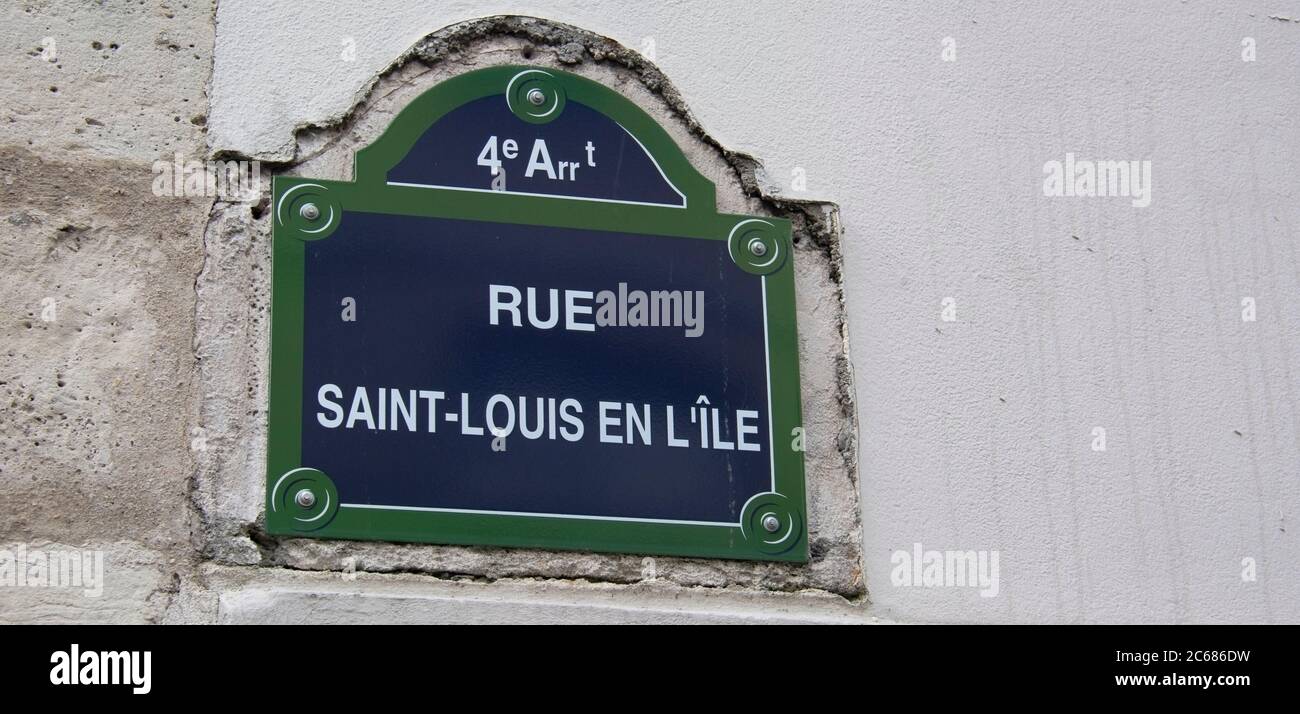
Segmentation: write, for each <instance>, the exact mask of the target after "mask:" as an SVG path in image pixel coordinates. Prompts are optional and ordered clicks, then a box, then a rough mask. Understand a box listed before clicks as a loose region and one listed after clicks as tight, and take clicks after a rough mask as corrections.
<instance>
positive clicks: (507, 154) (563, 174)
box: [477, 134, 596, 181]
mask: <svg viewBox="0 0 1300 714" xmlns="http://www.w3.org/2000/svg"><path fill="white" fill-rule="evenodd" d="M582 150H583V152H584V153H585V155H586V157H585V158H586V161H585V162H584V161H582V160H578V161H554V160H552V159H551V150H550V148H549V147H548V146H547V145H546V140H545V139H535V140H534V141H533V147H532V149H531V150H529V152H528V166H527V168H525V169H524V178H534V177H537V178H541V176H542V174H545V175H546V178H547V179H548V180H551V181H577V180H578V169H579V168H581V167H582V166H583V165H584V164H585V165H586V166H595V165H596V145H595V144H593V143H592V142H590V141H588V142H586V144H585V145H584V146H583V147H582ZM517 158H519V142H517V141H515V140H514V139H505V140H499V138H498V137H497V136H496V135H495V134H494V135H492V136H489V137H488V139H487V141H486V142H484V144H483V148H482V149H481V150H480V151H479V152H478V161H477V163H478V165H479V166H486V167H487V168H488V170H490V171H491V172H492V175H493V176H496V175H497V174H499V173H500V172H501V169H502V168H503V167H504V165H505V161H508V160H513V159H517Z"/></svg>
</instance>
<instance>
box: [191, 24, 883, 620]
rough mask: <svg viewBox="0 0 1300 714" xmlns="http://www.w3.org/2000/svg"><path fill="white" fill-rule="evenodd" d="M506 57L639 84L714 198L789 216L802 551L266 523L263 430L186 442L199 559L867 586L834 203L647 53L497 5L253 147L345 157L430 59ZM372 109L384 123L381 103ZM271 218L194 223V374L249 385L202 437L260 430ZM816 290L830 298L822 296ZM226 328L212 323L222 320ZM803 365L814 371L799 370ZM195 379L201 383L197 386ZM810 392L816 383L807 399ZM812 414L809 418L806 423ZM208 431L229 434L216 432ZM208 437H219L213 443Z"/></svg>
mask: <svg viewBox="0 0 1300 714" xmlns="http://www.w3.org/2000/svg"><path fill="white" fill-rule="evenodd" d="M480 62H481V64H480ZM507 62H511V63H528V64H534V65H547V64H549V65H551V66H555V67H560V68H564V69H566V70H568V71H570V72H577V73H580V74H586V75H589V76H590V75H593V74H594V75H599V76H603V77H604V81H609V76H611V75H612V76H613V77H616V78H617V79H618V80H620V81H622V82H627V83H628V84H627V85H626V86H618V85H616V86H615V88H616V89H619V90H620V91H622V92H623V93H624V94H625V95H628V94H629V93H634V94H638V96H637V97H631V98H633V99H634V101H637V100H640V101H639V103H641V104H642V105H644V104H645V102H646V101H653V102H656V103H658V104H659V105H660V106H658V107H654V108H650V107H645V106H643V108H645V109H646V110H647V111H651V113H652V114H654V115H656V116H657V117H658V118H659V121H660V122H661V123H662V124H664V125H665V128H666V129H670V130H672V129H674V128H679V129H681V130H684V131H683V132H673V133H674V137H675V138H676V140H677V141H678V142H679V144H681V143H682V137H681V136H679V135H678V134H679V133H684V134H685V135H686V136H687V137H688V138H689V139H690V140H691V141H693V142H697V145H696V146H688V145H686V144H683V145H682V148H683V150H684V151H686V152H687V153H688V154H690V155H692V158H693V163H698V162H699V161H700V160H710V161H716V162H717V163H718V164H719V166H720V167H721V168H722V169H723V170H724V171H725V172H727V173H728V174H729V176H728V178H729V179H730V183H729V184H726V185H724V183H723V182H722V181H717V183H718V187H717V190H718V194H719V203H720V204H721V202H722V197H723V194H724V193H725V192H727V191H728V190H735V191H736V192H737V194H739V195H738V197H737V200H741V201H744V202H747V204H748V206H749V210H750V211H751V212H754V213H766V214H768V215H772V216H776V217H781V218H786V219H788V220H790V221H791V222H792V224H793V231H794V234H793V238H794V245H795V252H796V253H795V256H794V259H795V260H796V261H799V260H800V256H801V255H802V256H803V261H802V264H800V265H798V268H799V270H800V271H801V272H800V274H799V277H798V278H797V287H796V289H797V292H798V294H799V302H800V308H801V312H803V311H804V310H805V309H808V308H809V306H808V305H806V304H805V303H806V302H808V298H809V296H808V295H805V293H806V292H807V291H809V290H813V289H818V290H817V294H815V295H813V296H811V297H813V298H816V304H815V305H812V306H811V309H812V311H813V312H814V314H816V315H817V317H816V318H801V320H800V354H801V356H800V362H801V364H802V365H803V370H804V371H805V373H806V374H805V377H804V380H805V394H804V402H805V409H804V411H805V424H806V425H808V430H809V431H808V439H809V447H808V451H807V452H806V453H805V457H806V458H807V460H808V476H807V488H808V497H809V520H810V528H811V530H810V546H811V552H810V556H811V560H810V562H809V563H808V564H806V565H798V566H794V565H788V564H780V563H764V562H746V561H715V560H702V559H692V558H670V557H656V558H643V557H641V556H635V555H596V554H590V553H578V552H560V551H541V550H523V549H520V550H515V549H503V548H490V547H469V546H431V545H406V544H392V543H360V542H350V541H317V540H307V539H297V538H279V537H274V536H271V535H269V534H267V533H266V532H265V531H264V529H263V523H264V518H265V515H264V514H262V513H260V506H261V503H262V502H263V499H262V493H261V490H262V485H261V476H262V474H261V472H260V471H258V470H257V469H258V468H259V467H260V463H254V462H256V461H258V459H257V458H255V457H257V456H258V455H260V454H261V453H262V452H261V450H260V448H264V444H263V446H262V447H260V448H259V447H254V448H252V452H251V454H250V453H247V452H241V454H240V455H239V456H237V457H234V458H229V457H227V456H223V455H222V454H220V453H216V454H206V455H205V454H200V455H199V458H198V461H199V468H198V470H197V471H196V473H195V476H194V482H193V484H192V488H191V490H190V500H191V504H192V506H193V513H194V517H195V527H194V529H193V533H194V540H195V545H196V547H197V548H198V549H199V550H200V552H201V553H202V555H203V557H204V558H205V559H207V560H209V561H211V562H213V563H215V564H217V565H235V566H245V567H251V568H254V569H274V568H283V569H290V570H307V571H352V570H356V571H364V572H368V573H393V574H418V575H424V576H430V577H438V578H445V579H458V580H459V579H473V580H476V581H487V582H491V581H497V580H512V579H537V578H541V579H554V580H568V581H592V582H603V583H615V584H634V583H643V582H649V583H653V584H656V585H657V584H662V583H667V584H669V586H680V587H726V588H745V589H755V590H762V591H777V592H781V591H786V592H793V591H802V590H812V591H821V592H828V593H832V594H835V595H838V596H840V597H843V598H846V599H848V600H850V601H853V602H857V603H861V604H865V602H866V595H867V592H866V586H865V583H864V582H863V579H862V570H861V563H862V554H861V537H860V529H861V524H860V508H859V501H858V498H859V496H858V494H859V490H858V478H857V424H856V413H857V410H856V405H855V404H854V389H853V376H852V371H851V364H850V361H849V353H848V334H847V329H848V328H847V322H846V317H845V298H844V292H843V286H842V275H843V273H842V266H843V257H842V252H841V243H840V223H839V216H838V207H837V206H836V205H835V204H833V203H826V202H817V201H804V200H796V199H790V198H785V197H776V196H771V195H767V194H766V193H765V192H764V190H763V187H762V185H761V181H760V179H759V176H761V172H762V167H761V164H760V163H759V161H758V160H757V159H755V158H754V157H752V156H749V155H747V154H743V153H740V152H736V151H732V150H729V149H727V148H725V147H723V146H722V145H721V143H720V142H718V141H717V140H716V139H714V138H713V137H711V136H709V135H708V134H707V133H706V132H705V131H704V128H703V127H702V126H701V124H700V123H699V122H698V121H697V120H696V119H695V117H694V116H693V115H692V114H691V113H690V111H689V109H688V108H687V106H686V104H685V101H684V100H683V99H682V97H681V95H680V93H679V92H678V91H677V90H676V88H675V87H673V85H672V84H671V82H669V81H668V79H667V78H666V77H665V76H664V75H663V73H662V72H661V71H660V70H659V69H658V68H656V67H655V66H654V65H653V64H652V63H651V62H650V61H649V60H647V59H646V58H644V57H642V56H641V55H640V54H638V53H636V52H634V51H632V50H630V49H628V48H626V47H624V46H622V45H620V44H619V43H617V42H616V41H614V40H612V39H610V38H607V37H602V36H600V35H596V34H593V33H590V32H587V31H585V30H582V29H579V28H576V27H572V26H569V25H563V24H559V23H554V22H551V21H548V20H543V19H539V18H530V17H520V16H497V17H489V18H482V19H477V20H471V21H467V22H463V23H459V24H456V25H452V26H448V27H446V28H443V29H441V30H438V31H436V32H434V33H431V34H429V35H427V36H426V37H425V38H423V39H421V40H420V41H418V42H416V43H415V44H414V45H413V46H412V47H411V48H410V49H409V50H407V51H406V52H405V53H403V54H402V55H401V56H399V57H398V58H397V59H396V60H394V61H393V62H392V63H391V64H390V65H389V66H388V67H387V68H385V69H384V70H383V71H382V72H380V73H378V74H377V75H376V76H375V77H373V78H372V79H371V80H370V81H369V82H368V83H367V84H366V86H364V87H363V88H362V89H361V90H360V91H359V92H358V93H357V94H356V95H354V97H353V101H352V102H351V105H350V108H349V109H348V110H347V111H346V112H345V113H343V114H342V115H340V116H335V117H330V118H327V119H325V120H323V121H321V122H318V123H311V124H306V125H299V126H296V127H294V129H293V136H294V147H293V156H294V158H293V159H292V160H290V161H282V162H276V161H263V166H264V168H268V169H270V173H275V174H281V173H283V174H297V173H298V172H299V171H302V170H304V169H305V167H308V166H313V165H318V164H320V163H321V162H322V161H326V160H327V159H329V158H330V157H331V156H334V155H336V154H339V153H340V152H342V153H343V154H346V155H347V161H346V163H347V164H348V168H349V169H350V163H351V154H352V152H353V151H354V150H355V149H356V148H359V146H364V145H365V144H366V143H369V140H373V138H374V137H370V138H369V139H368V140H366V141H360V140H359V136H360V134H363V133H364V131H365V129H366V127H364V126H362V125H363V123H364V122H365V121H366V120H367V119H368V118H369V117H370V114H371V113H372V112H374V111H376V110H377V109H379V108H380V107H381V105H382V104H383V103H384V101H385V100H386V99H388V98H389V97H390V96H395V95H399V94H401V93H402V92H404V91H415V92H416V94H418V92H419V91H423V89H425V88H427V87H428V86H432V84H434V83H436V82H437V81H441V79H437V80H434V79H432V77H433V75H438V74H439V73H443V74H445V75H446V76H450V75H453V74H459V73H461V72H462V71H468V69H471V68H473V67H476V66H488V65H492V64H504V63H507ZM462 65H464V66H462ZM442 78H445V76H444V77H442ZM422 81H428V82H429V83H427V84H422V85H421V88H420V89H418V90H412V89H411V88H412V87H413V86H414V85H416V84H420V83H421V82H422ZM598 81H599V80H598ZM652 109H653V110H654V111H652ZM379 116H382V115H379ZM377 121H378V122H379V123H386V120H384V119H378V120H377ZM670 124H673V125H675V126H670ZM358 142H359V143H358ZM210 148H211V150H212V158H214V159H223V160H225V159H238V160H248V159H250V158H254V159H256V158H258V157H247V156H243V155H241V154H239V153H238V152H237V151H233V150H230V149H227V148H223V147H219V146H216V147H210ZM692 149H695V150H696V151H692ZM701 150H702V151H701ZM697 152H699V155H697ZM710 154H711V156H710ZM335 159H336V160H337V157H335ZM308 171H310V169H308ZM269 218H270V217H269V215H268V212H267V211H266V210H265V207H264V206H249V205H248V204H234V203H225V202H220V201H219V202H217V203H215V204H214V205H213V208H212V213H211V216H210V220H209V222H208V227H207V230H206V231H205V236H204V252H205V265H204V269H203V271H201V273H200V276H199V279H198V280H197V281H196V292H198V294H199V299H198V302H199V306H198V312H199V317H200V319H198V320H196V336H195V350H196V355H197V356H198V357H199V359H200V372H201V379H202V381H203V382H204V385H205V388H204V390H203V393H204V394H205V395H208V394H210V393H216V394H219V393H222V389H221V388H222V387H223V386H226V387H229V386H230V385H229V384H226V383H228V382H231V381H232V377H235V376H242V377H243V379H242V380H241V381H242V382H243V383H244V384H245V385H246V387H247V389H246V392H247V397H248V399H247V403H246V404H244V405H243V406H244V407H245V408H244V409H243V414H242V417H243V421H242V423H240V418H239V415H238V414H234V415H232V414H231V413H229V412H230V411H231V410H230V409H228V407H229V406H231V405H230V404H226V403H215V402H219V401H221V400H215V399H210V398H209V397H207V396H205V398H204V404H203V405H202V407H201V414H200V418H199V421H200V422H201V423H200V424H199V426H200V427H204V428H207V425H205V424H204V423H202V422H206V421H212V422H214V423H221V422H223V421H224V422H226V424H225V427H226V428H222V427H221V426H220V425H219V424H218V425H217V426H216V428H215V431H214V436H215V437H216V438H214V439H211V440H210V443H216V444H221V443H229V441H230V440H231V439H247V440H254V441H255V440H259V439H260V440H263V441H264V439H265V406H266V400H265V378H266V365H265V359H266V352H265V347H266V344H267V343H268V339H269V335H268V324H267V323H268V319H267V316H266V315H265V314H264V312H265V310H267V308H268V302H267V301H266V300H265V298H266V294H265V293H266V291H267V289H268V288H269V275H268V272H269V271H268V270H267V266H268V265H269V250H268V247H269V239H270V228H269V224H270V220H269ZM263 261H264V262H263ZM209 263H212V266H213V269H212V270H209ZM240 263H242V265H241V264H240ZM225 272H230V273H234V274H239V275H240V277H241V278H243V279H244V281H243V283H242V287H241V286H238V285H237V286H235V287H233V288H228V287H227V286H225V285H223V284H221V281H222V276H223V274H224V273H225ZM240 289H243V290H245V291H246V293H247V294H246V295H244V296H243V297H245V298H246V301H247V302H248V303H249V304H250V307H251V309H250V315H249V316H248V320H249V321H250V322H251V323H253V324H252V326H251V327H250V325H236V326H237V327H240V329H242V330H244V331H246V332H247V333H248V335H249V337H250V339H252V340H257V341H259V342H258V345H257V346H260V347H261V348H262V349H261V350H258V349H250V348H249V346H247V345H240V346H238V350H237V352H242V353H244V354H245V355H246V359H245V361H244V364H241V365H238V366H239V367H243V368H244V369H245V370H246V372H245V373H243V374H242V375H232V374H231V369H232V368H234V367H236V365H233V364H221V363H220V362H221V359H222V357H223V356H224V357H226V358H227V359H229V357H230V355H226V352H229V349H225V350H223V347H227V348H228V347H230V346H231V345H230V344H229V342H228V341H229V340H230V339H232V336H231V335H230V334H224V335H223V334H222V326H223V325H224V326H225V327H226V328H229V327H230V326H231V324H232V323H231V320H230V318H225V319H219V318H218V317H216V316H214V315H212V314H210V311H211V310H212V309H219V308H220V307H221V306H222V305H225V304H230V302H231V299H232V297H236V298H237V297H239V296H232V295H230V294H229V293H230V291H231V290H234V291H236V292H237V291H238V290H240ZM236 302H237V300H236ZM259 302H260V304H259ZM823 302H829V303H830V304H829V306H824V305H823ZM827 307H828V308H829V309H827ZM828 313H829V314H828ZM818 330H822V331H825V332H826V333H827V334H826V335H825V336H823V341H825V342H832V341H833V345H834V354H833V355H830V356H829V361H830V364H829V367H828V369H827V370H826V372H827V379H826V380H825V381H826V382H827V383H826V384H820V381H821V380H820V379H819V378H810V377H811V376H813V375H819V374H820V373H819V372H818V371H815V370H809V364H810V363H812V362H815V361H816V360H818V359H822V358H823V357H827V356H826V355H822V354H817V352H822V351H824V350H810V349H807V348H806V346H805V345H804V342H805V339H806V338H807V339H814V338H809V337H807V336H806V335H805V333H808V332H816V331H818ZM229 331H230V330H229V329H226V330H225V332H227V333H228V332H229ZM236 332H238V331H236ZM234 339H238V334H236V335H234ZM209 357H211V358H210V359H209ZM247 357H253V358H258V359H260V360H261V364H257V363H252V364H249V363H248V362H249V360H248V359H247ZM810 371H811V372H812V375H809V374H807V373H808V372H810ZM209 386H213V387H214V389H211V390H210V389H209V388H208V387H209ZM225 391H227V392H233V391H235V390H233V389H227V390H225ZM814 391H816V392H817V395H815V394H814ZM818 395H821V396H822V397H824V398H822V399H818V398H817V396H818ZM226 401H229V400H226ZM210 402H213V403H211V404H210ZM819 414H820V415H822V416H824V417H826V419H825V420H824V421H825V422H827V423H825V424H823V425H822V426H818V427H814V426H813V425H814V424H815V422H816V421H817V418H818V415H819ZM814 428H817V429H818V431H821V432H823V433H821V434H817V433H814V431H813V429H814ZM830 431H834V434H833V435H832V434H829V433H827V432H830ZM222 436H228V437H229V438H227V439H226V440H224V442H223V439H222V438H221V437H222ZM210 451H218V452H219V449H212V450H210ZM815 451H816V452H817V453H814V452H815ZM832 457H833V458H832ZM249 469H252V473H246V472H247V471H248V470H249ZM232 488H237V489H250V488H251V489H252V490H253V491H254V492H255V493H253V503H255V504H256V506H255V507H254V510H253V511H251V512H250V510H249V508H248V507H247V504H246V503H245V504H241V505H243V506H244V508H242V510H241V509H239V508H234V509H232V508H230V507H229V506H228V504H227V503H226V501H227V500H229V499H228V495H229V494H228V493H227V490H229V489H232ZM245 495H246V494H245ZM236 500H237V499H236ZM253 513H256V515H255V516H254V515H253ZM830 514H835V515H836V518H837V521H838V522H837V523H836V524H830V525H831V527H832V528H834V532H826V531H825V530H823V528H825V527H826V526H827V525H828V524H827V523H825V522H822V523H819V518H818V516H819V515H820V516H826V515H830ZM819 526H820V527H819Z"/></svg>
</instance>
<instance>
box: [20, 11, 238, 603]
mask: <svg viewBox="0 0 1300 714" xmlns="http://www.w3.org/2000/svg"><path fill="white" fill-rule="evenodd" d="M212 42H213V7H212V5H211V3H207V2H189V3H187V4H180V3H169V4H166V5H161V6H159V5H154V4H153V3H150V4H149V5H148V6H145V5H137V4H134V3H131V4H128V3H118V4H115V5H112V6H109V7H98V6H92V5H88V4H86V3H80V2H75V1H69V2H41V3H36V2H11V3H3V4H2V5H0V48H2V51H3V56H4V58H5V63H4V64H5V70H4V72H3V73H0V302H2V303H3V304H4V305H5V307H6V310H5V318H4V319H3V320H2V321H0V414H2V416H0V548H3V547H5V545H9V544H17V543H22V544H27V545H28V546H29V547H32V548H44V549H60V548H86V549H92V550H100V551H103V552H104V554H105V559H106V561H107V562H106V565H105V569H106V571H107V572H108V577H107V578H106V581H105V583H104V589H103V594H102V596H100V597H98V598H88V597H84V596H83V594H82V592H81V591H80V590H69V589H55V588H13V587H4V588H0V622H15V621H37V622H58V621H74V622H75V621H86V620H93V621H115V622H149V621H158V620H160V619H162V618H163V617H164V616H165V613H166V610H167V608H168V606H169V605H170V603H171V602H172V595H173V594H175V592H176V591H177V589H178V582H179V578H180V577H182V575H183V574H184V573H187V572H188V571H189V570H191V569H192V568H193V567H194V565H195V563H196V562H197V559H196V556H195V553H194V551H193V548H192V547H191V546H190V527H191V520H190V509H189V508H188V506H187V493H188V491H189V489H190V483H191V480H192V476H193V472H194V459H193V457H192V455H191V451H190V449H189V448H188V442H189V439H190V436H189V433H188V430H189V429H190V428H191V427H192V426H193V425H194V417H195V415H196V414H197V410H198V403H199V394H198V391H197V383H196V370H195V359H194V354H193V352H192V350H191V349H190V346H191V344H192V343H193V335H194V309H195V292H194V280H195V277H196V276H197V274H198V271H199V267H200V265H201V263H202V256H203V251H202V235H203V228H204V226H205V225H206V224H207V221H208V213H209V208H210V205H211V201H210V200H204V199H202V198H197V199H195V198H176V197H170V196H168V197H158V196H155V195H154V193H153V191H152V181H153V172H152V170H151V166H152V163H153V162H154V161H155V160H157V159H159V158H163V157H170V156H171V155H173V154H174V153H175V152H181V153H183V154H185V155H187V156H190V157H202V156H203V155H204V153H205V149H206V145H205V139H204V124H205V120H206V116H205V115H206V112H207V95H206V87H207V81H208V77H209V75H210V72H211V57H212Z"/></svg>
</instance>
